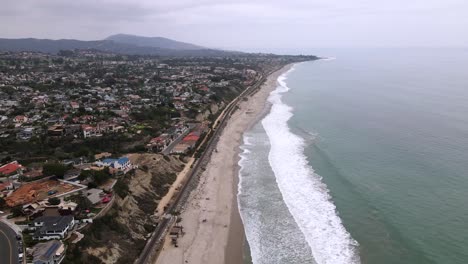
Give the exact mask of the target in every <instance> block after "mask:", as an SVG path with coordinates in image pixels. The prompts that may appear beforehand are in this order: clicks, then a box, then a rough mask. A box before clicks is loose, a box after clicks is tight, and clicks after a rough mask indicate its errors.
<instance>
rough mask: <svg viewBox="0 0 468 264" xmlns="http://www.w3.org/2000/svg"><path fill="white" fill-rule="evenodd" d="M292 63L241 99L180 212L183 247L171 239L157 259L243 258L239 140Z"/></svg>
mask: <svg viewBox="0 0 468 264" xmlns="http://www.w3.org/2000/svg"><path fill="white" fill-rule="evenodd" d="M292 65H293V64H289V65H286V66H284V67H283V68H281V69H280V70H278V71H275V72H273V73H272V74H270V75H269V76H268V77H267V80H266V81H265V82H264V83H263V84H262V85H261V88H260V89H259V90H257V91H256V92H255V93H254V94H253V95H250V96H249V97H248V100H242V101H241V102H240V103H239V104H238V109H237V110H236V111H234V113H233V114H232V116H231V117H230V118H229V120H228V123H227V125H226V127H225V128H224V130H223V131H222V133H221V136H220V138H219V141H218V143H217V145H216V151H215V152H213V153H212V155H211V158H210V161H209V163H208V165H207V167H206V170H205V171H204V172H203V173H202V175H201V177H200V183H199V185H198V187H197V189H196V190H194V191H193V192H192V193H191V195H190V198H189V201H188V202H187V204H186V206H185V208H184V210H183V212H182V213H181V218H182V221H181V225H182V226H183V227H184V231H185V235H184V236H182V237H181V238H180V239H179V241H178V243H179V247H177V248H176V247H174V246H173V245H171V244H170V239H166V243H165V245H164V247H163V250H162V251H161V253H160V255H159V258H158V259H157V261H156V262H155V263H158V264H168V263H200V264H201V263H226V264H240V263H244V242H245V233H244V228H243V225H242V220H241V216H240V213H239V207H238V203H237V193H238V184H239V169H240V167H239V165H238V162H239V160H240V157H239V153H240V146H241V145H242V144H243V134H244V132H245V131H247V130H249V129H250V128H251V127H252V126H253V125H255V124H256V123H257V122H258V121H259V120H260V119H261V118H262V117H263V116H264V115H265V114H266V113H267V112H268V109H269V107H268V105H267V99H268V96H269V95H270V93H271V92H272V91H273V90H274V89H276V86H277V78H278V77H279V76H280V75H281V74H283V73H284V72H286V71H287V70H289V69H290V68H291V67H292Z"/></svg>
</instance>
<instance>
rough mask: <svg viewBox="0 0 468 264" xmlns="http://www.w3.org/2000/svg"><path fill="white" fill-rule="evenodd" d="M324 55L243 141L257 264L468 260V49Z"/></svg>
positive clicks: (244, 213) (292, 76) (243, 202)
mask: <svg viewBox="0 0 468 264" xmlns="http://www.w3.org/2000/svg"><path fill="white" fill-rule="evenodd" d="M326 52H327V54H325V55H328V56H333V57H335V58H333V59H327V60H319V61H313V62H305V63H301V64H296V65H295V66H294V67H293V69H292V70H291V71H289V72H288V73H285V74H283V75H282V76H281V77H280V78H279V79H278V87H277V89H276V90H275V91H274V92H272V94H271V95H270V97H269V102H270V104H271V110H270V112H269V113H268V114H267V115H266V116H265V117H264V118H263V119H261V120H260V122H258V123H257V124H256V125H255V126H254V127H253V128H252V129H251V130H250V131H247V132H246V133H245V134H244V144H243V145H242V147H241V149H242V153H241V154H240V156H241V160H240V162H239V164H240V166H241V169H240V172H239V177H240V182H239V194H238V201H239V207H240V212H241V218H242V221H243V223H244V226H245V232H246V238H247V241H248V245H249V249H250V250H249V251H250V257H251V262H253V263H254V264H263V263H265V264H266V263H268V264H271V263H285V264H287V263H317V264H325V263H327V264H328V263H330V264H338V263H378V264H386V263H388V264H395V263H424V264H425V263H428V264H430V263H443V264H458V263H460V264H462V263H468V207H467V206H466V205H467V203H468V193H467V190H468V75H467V74H468V72H467V69H468V50H467V49H367V50H366V49H350V50H327V51H326ZM314 54H317V55H319V56H320V55H322V54H320V53H314ZM249 261H250V260H249Z"/></svg>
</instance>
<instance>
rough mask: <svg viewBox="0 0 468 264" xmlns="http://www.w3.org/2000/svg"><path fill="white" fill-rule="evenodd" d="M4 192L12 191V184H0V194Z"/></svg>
mask: <svg viewBox="0 0 468 264" xmlns="http://www.w3.org/2000/svg"><path fill="white" fill-rule="evenodd" d="M5 190H13V183H11V182H0V192H1V191H5Z"/></svg>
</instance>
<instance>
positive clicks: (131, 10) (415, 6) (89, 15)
mask: <svg viewBox="0 0 468 264" xmlns="http://www.w3.org/2000/svg"><path fill="white" fill-rule="evenodd" d="M0 24H1V25H2V26H1V27H0V37H3V38H22V37H36V38H53V39H59V38H76V39H83V40H94V39H103V38H105V37H107V36H109V35H111V34H116V33H128V34H137V35H144V36H163V37H168V38H172V39H176V40H180V41H186V42H192V43H195V44H199V45H203V46H207V47H215V48H231V49H242V50H273V49H284V48H288V49H309V48H312V47H376V46H392V47H393V46H464V47H467V46H468V1H467V0H248V1H244V0H241V1H226V0H1V2H0Z"/></svg>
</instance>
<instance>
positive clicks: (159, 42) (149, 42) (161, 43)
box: [104, 34, 207, 50]
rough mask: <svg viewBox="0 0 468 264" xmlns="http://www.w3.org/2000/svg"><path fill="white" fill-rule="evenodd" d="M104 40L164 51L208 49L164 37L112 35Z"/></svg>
mask: <svg viewBox="0 0 468 264" xmlns="http://www.w3.org/2000/svg"><path fill="white" fill-rule="evenodd" d="M104 40H112V41H115V42H118V43H123V44H131V45H136V46H143V47H155V48H164V49H175V50H200V49H207V48H205V47H202V46H198V45H195V44H191V43H187V42H181V41H177V40H173V39H169V38H164V37H145V36H137V35H131V34H115V35H111V36H109V37H107V38H105V39H104Z"/></svg>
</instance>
